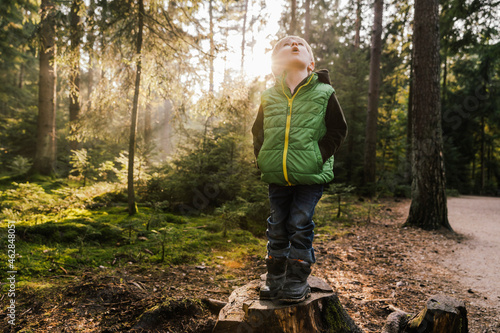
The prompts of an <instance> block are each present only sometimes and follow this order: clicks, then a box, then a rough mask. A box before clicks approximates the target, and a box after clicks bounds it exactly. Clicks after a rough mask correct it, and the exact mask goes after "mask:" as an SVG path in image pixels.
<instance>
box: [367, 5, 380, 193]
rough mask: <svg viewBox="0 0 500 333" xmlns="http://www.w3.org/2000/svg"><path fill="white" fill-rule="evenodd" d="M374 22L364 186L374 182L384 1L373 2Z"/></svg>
mask: <svg viewBox="0 0 500 333" xmlns="http://www.w3.org/2000/svg"><path fill="white" fill-rule="evenodd" d="M374 7H375V8H374V12H375V14H374V22H373V29H372V41H371V52H370V83H369V92H368V113H367V118H366V136H365V158H364V184H374V183H375V181H376V178H375V177H376V160H377V120H378V100H379V91H380V57H381V53H382V15H383V10H384V1H383V0H375V6H374Z"/></svg>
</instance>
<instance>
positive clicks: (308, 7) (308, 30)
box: [304, 0, 311, 42]
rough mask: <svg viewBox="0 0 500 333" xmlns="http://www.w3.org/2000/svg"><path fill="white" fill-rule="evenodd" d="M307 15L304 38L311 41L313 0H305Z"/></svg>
mask: <svg viewBox="0 0 500 333" xmlns="http://www.w3.org/2000/svg"><path fill="white" fill-rule="evenodd" d="M304 7H305V8H304V9H305V17H304V21H305V22H304V39H305V40H306V41H308V42H309V39H310V38H311V0H306V1H305V2H304Z"/></svg>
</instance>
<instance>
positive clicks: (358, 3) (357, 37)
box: [354, 0, 382, 49]
mask: <svg viewBox="0 0 500 333" xmlns="http://www.w3.org/2000/svg"><path fill="white" fill-rule="evenodd" d="M381 24H382V22H381ZM354 29H355V30H356V32H355V35H354V48H355V49H359V45H360V32H361V0H357V1H356V22H355V23H354Z"/></svg>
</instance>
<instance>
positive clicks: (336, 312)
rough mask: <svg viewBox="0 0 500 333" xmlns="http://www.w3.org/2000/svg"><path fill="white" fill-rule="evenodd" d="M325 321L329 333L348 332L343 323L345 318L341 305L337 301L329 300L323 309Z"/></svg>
mask: <svg viewBox="0 0 500 333" xmlns="http://www.w3.org/2000/svg"><path fill="white" fill-rule="evenodd" d="M324 314H325V317H326V318H325V319H326V322H327V323H328V329H329V332H331V333H338V332H349V327H348V326H347V324H346V322H345V316H344V314H343V313H342V305H341V304H340V302H339V300H338V299H336V298H335V299H334V298H333V297H331V298H329V300H328V301H327V305H326V307H325V311H324Z"/></svg>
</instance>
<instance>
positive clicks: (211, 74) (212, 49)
mask: <svg viewBox="0 0 500 333" xmlns="http://www.w3.org/2000/svg"><path fill="white" fill-rule="evenodd" d="M213 11H214V8H213V0H210V1H209V8H208V15H209V18H210V36H209V37H210V55H209V57H210V59H209V67H210V68H209V87H208V91H209V92H210V93H211V94H213V93H214V57H215V43H214V13H213Z"/></svg>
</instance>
